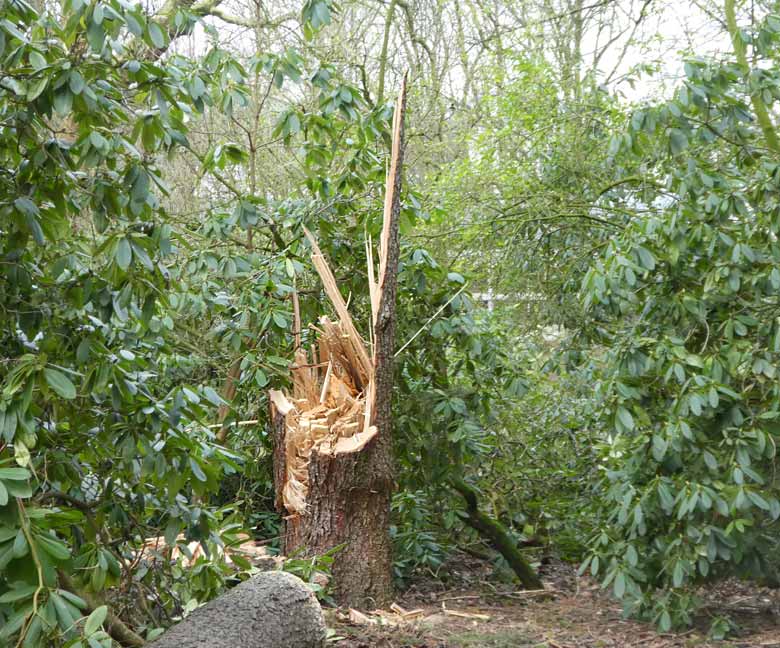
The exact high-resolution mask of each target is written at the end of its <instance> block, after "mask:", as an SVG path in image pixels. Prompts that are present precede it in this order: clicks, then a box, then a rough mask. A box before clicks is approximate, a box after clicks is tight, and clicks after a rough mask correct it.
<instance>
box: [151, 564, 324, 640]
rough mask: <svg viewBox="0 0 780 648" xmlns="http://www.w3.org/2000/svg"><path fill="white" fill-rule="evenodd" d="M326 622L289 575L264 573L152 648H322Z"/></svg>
mask: <svg viewBox="0 0 780 648" xmlns="http://www.w3.org/2000/svg"><path fill="white" fill-rule="evenodd" d="M325 634H326V633H325V620H324V618H323V615H322V609H321V608H320V604H319V603H318V602H317V599H316V598H315V597H314V594H313V593H312V591H311V590H310V589H309V588H308V587H306V585H305V584H304V582H303V581H302V580H301V579H300V578H298V577H296V576H293V575H292V574H289V573H287V572H282V571H270V572H263V573H261V574H259V575H257V576H255V577H253V578H250V579H249V580H248V581H245V582H243V583H241V584H240V585H238V586H236V587H234V588H233V589H231V590H229V591H228V592H226V593H225V594H223V595H222V596H219V597H217V598H216V599H214V600H213V601H210V602H208V603H206V605H204V606H203V607H200V608H198V609H196V610H195V611H194V612H192V613H191V614H190V615H189V616H188V617H187V618H186V619H184V620H183V621H182V622H181V623H179V624H177V625H175V626H173V627H172V628H170V629H169V630H168V631H166V632H165V633H164V634H163V635H162V636H161V637H160V638H159V639H157V640H156V641H153V642H152V643H151V644H149V645H150V647H151V648H238V647H240V648H290V647H291V646H295V648H322V646H324V645H325Z"/></svg>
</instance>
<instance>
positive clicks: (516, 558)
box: [450, 477, 544, 589]
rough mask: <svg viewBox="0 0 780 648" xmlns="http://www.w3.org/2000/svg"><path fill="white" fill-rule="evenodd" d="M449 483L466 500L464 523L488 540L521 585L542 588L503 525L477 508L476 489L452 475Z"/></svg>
mask: <svg viewBox="0 0 780 648" xmlns="http://www.w3.org/2000/svg"><path fill="white" fill-rule="evenodd" d="M450 483H451V484H452V487H453V488H454V489H455V490H456V491H458V493H460V494H461V495H462V496H463V499H464V500H465V501H466V513H467V514H468V517H467V518H466V523H467V524H468V525H469V526H470V527H471V528H472V529H474V530H475V531H477V532H478V533H479V534H480V535H481V536H482V537H483V538H485V540H487V541H488V542H490V544H491V546H492V547H493V548H494V549H495V550H496V551H498V552H499V553H500V554H501V555H502V556H503V557H504V559H505V560H506V561H507V562H508V563H509V566H510V567H511V568H512V570H513V571H514V572H515V574H517V577H518V578H519V579H520V582H521V583H522V585H523V587H525V588H526V589H542V588H543V587H544V585H543V584H542V581H541V579H540V578H539V576H538V575H537V574H536V572H535V571H534V570H533V568H532V567H531V565H529V564H528V561H527V560H526V559H525V558H524V557H523V554H521V553H520V550H519V549H518V548H517V546H516V545H515V543H514V541H513V540H512V538H511V537H510V535H509V534H508V533H507V530H506V529H505V528H504V526H503V525H502V524H501V523H500V522H499V521H498V520H494V519H493V518H491V517H490V516H489V515H486V514H485V513H483V512H482V511H480V510H479V503H478V501H477V491H476V489H475V488H474V487H473V486H470V485H469V484H467V483H466V482H465V481H463V480H462V479H460V478H458V477H453V478H452V479H451V480H450Z"/></svg>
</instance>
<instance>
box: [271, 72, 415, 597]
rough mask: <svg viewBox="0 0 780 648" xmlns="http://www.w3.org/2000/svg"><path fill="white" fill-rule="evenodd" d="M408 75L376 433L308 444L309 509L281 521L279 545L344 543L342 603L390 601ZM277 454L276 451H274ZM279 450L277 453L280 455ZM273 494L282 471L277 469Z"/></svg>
mask: <svg viewBox="0 0 780 648" xmlns="http://www.w3.org/2000/svg"><path fill="white" fill-rule="evenodd" d="M405 104H406V91H405V83H404V86H403V90H402V92H401V95H400V97H399V104H398V106H397V110H399V111H400V114H399V118H400V120H401V121H400V126H399V129H398V131H397V135H398V136H397V137H396V138H394V140H395V141H394V150H393V156H392V163H391V170H390V176H389V179H388V190H389V194H388V197H387V198H386V199H387V204H386V212H385V223H384V229H385V231H384V232H383V236H382V239H383V242H384V244H385V245H386V256H385V257H384V258H385V263H384V264H381V263H380V277H379V282H380V283H379V290H380V291H381V292H380V300H379V308H378V311H377V318H376V323H375V326H374V344H375V346H374V358H373V365H374V380H375V384H376V392H375V394H376V396H375V400H374V407H373V410H372V418H371V420H372V424H373V425H376V427H377V430H378V433H377V435H376V437H374V439H372V440H371V441H370V442H369V443H368V445H366V447H365V448H363V450H361V451H360V452H355V453H351V454H339V455H335V456H333V455H325V454H319V453H317V452H316V451H314V450H313V451H312V453H311V458H310V461H309V467H308V475H309V482H308V488H309V491H308V495H307V498H306V503H307V511H306V513H305V514H302V515H298V516H288V518H287V519H286V521H285V525H284V531H283V537H282V541H283V542H282V544H283V552H284V553H285V554H286V555H291V554H293V553H295V552H297V551H301V552H303V553H304V554H305V555H322V554H324V553H325V552H327V551H329V550H331V549H333V548H334V547H337V546H341V549H340V550H339V551H338V552H337V553H336V554H335V556H334V562H333V565H332V574H333V587H334V597H335V599H336V600H337V601H338V602H339V603H340V604H342V605H348V606H351V607H356V608H363V609H366V608H368V609H373V608H377V607H382V606H385V605H387V604H388V603H390V601H391V600H392V594H393V582H392V545H391V541H390V532H389V529H390V495H391V493H392V490H393V486H394V474H395V472H394V465H393V447H392V416H391V401H392V389H393V351H394V348H395V310H396V309H395V303H396V293H397V274H398V257H399V249H400V244H399V241H398V232H399V219H400V212H401V201H400V189H401V168H402V164H403V149H404V147H403V113H404V109H405ZM273 421H274V433H273V434H274V439H275V441H276V442H277V446H276V447H277V448H283V447H284V435H285V428H284V421H283V420H281V417H278V416H275V417H274V418H273ZM275 458H276V457H275ZM280 458H281V457H280ZM275 478H276V480H277V481H276V493H277V501H279V500H280V492H281V488H282V487H283V485H284V474H283V473H281V472H280V471H279V470H276V471H275Z"/></svg>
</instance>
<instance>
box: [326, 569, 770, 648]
mask: <svg viewBox="0 0 780 648" xmlns="http://www.w3.org/2000/svg"><path fill="white" fill-rule="evenodd" d="M541 574H542V578H543V580H544V584H545V590H546V591H537V592H523V591H522V590H518V589H517V588H515V587H513V586H511V585H509V584H507V583H506V582H501V581H500V580H498V579H496V578H495V575H494V573H493V570H492V568H491V567H490V566H489V565H485V564H484V563H481V562H479V561H476V560H474V559H472V558H470V557H468V556H465V557H462V559H461V558H459V560H458V564H457V566H453V567H450V569H449V581H448V583H447V584H444V583H442V582H441V580H435V579H419V580H417V581H415V582H413V583H412V584H411V585H410V587H409V588H408V589H407V590H406V591H405V592H402V593H399V595H398V598H397V601H396V603H395V604H394V605H393V607H392V609H390V610H375V611H357V610H344V609H338V610H326V616H327V620H328V625H329V627H330V628H331V633H332V637H331V642H332V643H331V645H333V646H336V647H338V648H622V647H629V648H633V647H639V646H642V647H643V648H694V647H696V648H704V647H713V648H714V647H718V648H760V647H763V648H780V592H778V591H777V590H774V591H773V590H769V589H765V588H756V587H753V586H747V585H745V584H742V583H738V582H728V583H725V584H723V585H721V586H719V587H718V588H717V590H711V591H708V592H703V593H702V595H703V596H704V597H705V600H706V601H707V606H706V609H707V615H703V616H702V618H701V619H700V622H699V623H698V624H697V625H696V627H695V628H694V629H692V630H689V631H688V632H684V633H679V634H674V633H667V634H659V633H657V632H656V631H655V630H654V628H653V627H652V626H651V625H649V624H646V623H641V622H637V621H630V620H625V619H623V617H622V614H621V607H620V605H619V604H618V603H617V602H616V601H615V600H614V599H612V598H610V596H609V595H608V593H605V592H603V591H602V590H601V588H600V586H599V585H598V584H597V583H596V582H595V581H594V580H593V579H590V578H584V577H578V576H577V574H576V569H575V567H574V566H572V565H568V564H565V563H560V562H552V563H550V564H547V565H545V566H543V567H542V570H541ZM715 615H727V616H729V617H730V618H731V619H732V620H733V621H734V622H735V623H736V624H737V627H738V629H737V631H736V632H735V633H734V635H733V636H732V637H731V638H730V639H728V640H726V641H713V640H708V639H707V628H708V626H709V620H710V617H711V616H715Z"/></svg>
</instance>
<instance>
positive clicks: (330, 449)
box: [270, 244, 377, 514]
mask: <svg viewBox="0 0 780 648" xmlns="http://www.w3.org/2000/svg"><path fill="white" fill-rule="evenodd" d="M315 245H316V244H315ZM318 250H319V248H317V251H318ZM315 256H317V252H315ZM319 257H320V261H319V263H318V264H317V268H318V270H320V268H321V267H327V264H326V263H325V260H324V258H323V257H322V255H321V253H320V254H319ZM320 276H321V277H322V276H323V273H322V272H321V273H320ZM325 276H327V275H325ZM323 283H325V285H328V284H327V282H326V280H325V277H323ZM331 285H332V286H333V289H334V290H335V291H336V292H338V288H336V285H335V282H333V283H332V284H331ZM328 294H330V292H329V293H328ZM339 297H340V295H339ZM342 304H343V301H342ZM334 306H335V307H336V310H337V312H339V314H340V315H341V319H340V320H339V321H337V322H333V321H331V320H330V319H329V318H328V317H321V318H320V320H319V323H318V326H317V327H313V328H315V330H316V331H317V333H318V340H317V346H316V347H313V348H312V349H311V351H310V352H307V351H306V350H304V349H303V348H299V349H298V351H297V352H296V354H295V364H293V366H292V367H291V372H292V378H293V388H292V394H290V395H286V394H283V393H282V392H280V391H276V390H271V392H270V397H271V402H272V404H273V406H274V407H275V408H276V410H277V411H278V412H279V413H280V414H282V415H283V416H284V419H285V426H286V434H285V436H284V444H285V447H284V451H285V464H286V466H285V468H286V475H285V484H284V487H283V489H282V502H283V504H284V507H285V508H286V509H287V511H289V512H290V513H292V514H297V513H303V512H304V511H305V510H306V496H307V494H308V481H309V473H308V470H309V460H310V458H311V453H312V452H313V451H316V452H318V453H320V454H327V455H337V454H343V453H347V452H359V451H360V450H362V449H363V448H364V447H365V445H366V443H368V442H369V441H370V440H371V439H372V438H373V437H374V436H375V435H376V433H377V429H376V427H375V426H374V425H371V404H372V399H373V393H374V390H373V367H372V365H371V360H370V356H369V354H368V351H367V349H366V344H365V342H364V341H363V339H362V338H361V337H360V335H359V334H358V332H357V330H356V329H355V327H354V325H353V324H352V319H351V318H350V316H349V312H348V311H347V310H346V305H345V304H343V308H339V307H338V306H337V305H336V303H335V301H334Z"/></svg>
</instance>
